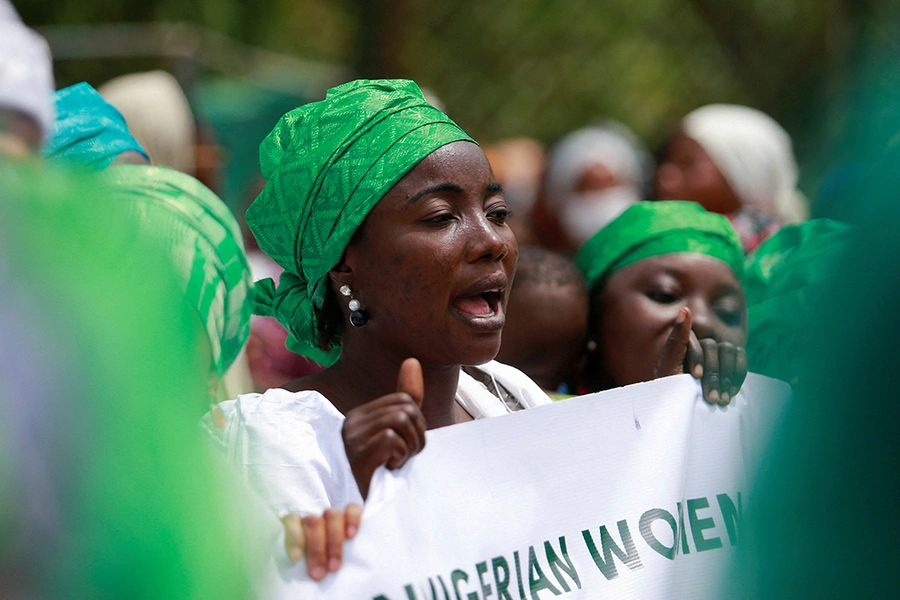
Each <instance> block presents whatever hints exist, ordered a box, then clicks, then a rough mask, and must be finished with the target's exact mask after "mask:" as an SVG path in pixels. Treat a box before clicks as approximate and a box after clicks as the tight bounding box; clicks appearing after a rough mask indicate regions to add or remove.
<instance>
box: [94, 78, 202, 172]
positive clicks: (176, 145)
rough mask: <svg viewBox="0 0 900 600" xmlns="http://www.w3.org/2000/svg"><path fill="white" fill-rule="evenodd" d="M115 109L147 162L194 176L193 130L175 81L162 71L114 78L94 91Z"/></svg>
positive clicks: (189, 116)
mask: <svg viewBox="0 0 900 600" xmlns="http://www.w3.org/2000/svg"><path fill="white" fill-rule="evenodd" d="M97 91H98V92H100V95H101V96H103V97H104V98H106V100H107V102H109V103H110V104H112V105H113V106H115V107H116V108H117V109H118V110H119V112H121V113H122V116H123V117H125V122H126V123H127V124H128V129H129V130H130V131H131V133H132V135H134V137H135V138H137V141H138V142H140V144H141V147H143V148H144V149H145V150H146V151H147V154H149V155H150V162H151V163H152V164H153V165H156V166H166V167H171V168H173V169H175V170H177V171H181V172H182V173H187V174H188V175H193V174H194V140H195V138H196V126H195V124H194V115H193V113H192V112H191V107H190V105H189V104H188V101H187V97H186V96H185V95H184V91H183V90H182V89H181V85H179V83H178V81H177V80H176V79H175V78H174V77H173V76H172V75H171V74H169V73H167V72H165V71H150V72H148V73H134V74H131V75H123V76H121V77H116V78H115V79H112V80H110V81H108V82H106V83H105V84H103V85H102V86H101V87H100V89H98V90H97Z"/></svg>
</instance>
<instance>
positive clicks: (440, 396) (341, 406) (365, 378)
mask: <svg viewBox="0 0 900 600" xmlns="http://www.w3.org/2000/svg"><path fill="white" fill-rule="evenodd" d="M406 358H408V357H406V356H403V357H399V356H394V355H393V354H392V353H390V352H385V351H382V352H376V351H371V352H362V351H361V350H359V349H357V348H354V347H353V344H345V345H344V347H343V348H341V357H340V358H339V359H338V361H337V362H336V363H335V364H334V365H332V366H331V367H329V368H327V369H325V370H324V371H322V372H320V373H316V374H315V375H312V376H310V377H305V378H303V379H299V380H297V381H295V382H292V383H291V384H289V385H288V386H286V387H287V388H288V389H291V390H302V389H313V390H316V391H318V392H320V393H321V394H322V395H323V396H325V397H326V398H328V399H329V401H331V403H332V404H334V405H335V407H336V408H337V409H338V410H339V411H340V412H341V413H343V414H345V415H346V414H347V413H348V412H349V411H351V410H353V409H354V408H357V407H358V406H362V405H363V404H366V403H368V402H371V401H372V400H376V399H377V398H380V397H382V396H386V395H387V394H391V393H394V392H396V391H397V377H398V375H399V372H400V364H401V363H402V362H403V360H405V359H406ZM459 370H460V367H459V366H445V365H431V364H428V363H422V378H423V382H424V384H425V385H424V389H425V397H424V400H423V402H422V414H423V415H424V416H425V423H426V424H427V426H428V429H436V428H438V427H445V426H447V425H453V424H455V423H459V422H461V421H466V420H470V419H471V417H470V416H469V415H468V413H466V412H465V410H464V409H463V408H462V407H461V406H460V405H459V404H458V403H457V402H456V389H457V386H458V384H459Z"/></svg>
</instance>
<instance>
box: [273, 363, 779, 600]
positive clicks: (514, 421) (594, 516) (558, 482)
mask: <svg viewBox="0 0 900 600" xmlns="http://www.w3.org/2000/svg"><path fill="white" fill-rule="evenodd" d="M789 395H790V388H789V387H788V386H787V385H786V384H783V383H781V382H778V381H775V380H772V379H767V378H765V377H762V376H758V375H752V374H751V375H750V376H749V377H748V379H747V381H746V383H745V384H744V387H743V389H742V390H741V393H740V394H739V395H738V396H737V398H735V399H734V401H733V402H732V404H731V405H730V406H728V407H726V408H720V407H711V406H709V405H707V404H706V403H705V402H704V401H703V399H702V398H701V395H700V387H699V384H698V383H697V381H695V380H694V379H693V378H691V377H690V376H688V375H679V376H676V377H669V378H666V379H659V380H656V381H652V382H648V383H643V384H638V385H634V386H629V387H626V388H620V389H616V390H610V391H608V392H603V393H600V394H593V395H590V396H585V397H582V398H577V399H573V400H566V401H564V402H559V403H557V404H554V405H552V406H547V407H541V408H536V409H532V410H528V411H523V412H519V413H514V414H512V415H509V416H505V417H497V418H493V419H485V420H481V421H473V422H471V423H466V424H462V425H457V426H454V427H449V428H445V429H438V430H435V431H430V432H428V438H427V446H426V448H425V450H424V451H423V452H422V453H421V454H419V455H418V456H417V457H415V458H414V459H412V460H411V461H410V462H409V463H408V464H407V465H406V466H404V468H403V469H401V470H399V471H387V470H386V469H381V470H379V471H378V472H377V473H376V475H375V478H374V480H373V482H372V485H371V492H370V497H369V500H368V501H367V503H366V507H365V512H364V514H363V521H362V527H361V529H360V532H359V535H358V536H357V538H356V539H354V540H352V541H351V542H348V543H347V544H346V546H345V557H344V565H343V567H342V568H341V570H340V571H339V572H338V573H336V574H330V575H328V576H327V578H326V579H325V580H324V581H323V582H321V583H315V582H312V581H311V580H309V579H308V578H307V577H306V575H305V564H303V563H301V564H299V565H297V566H294V567H292V568H290V569H287V570H284V571H282V573H281V577H280V578H279V579H280V580H279V581H278V582H277V584H276V585H275V587H276V594H275V595H276V596H277V597H279V598H284V599H300V598H304V599H305V598H332V599H340V600H353V599H364V600H424V599H428V600H437V599H441V600H488V599H496V600H546V599H549V598H556V597H561V598H607V597H608V598H629V597H631V598H642V599H644V598H704V597H706V598H718V597H720V592H721V590H720V588H719V587H718V584H717V582H719V581H720V580H721V575H720V574H721V573H723V572H724V570H725V569H726V568H727V567H728V566H729V563H730V561H731V560H732V559H733V557H734V549H735V546H736V545H737V544H739V543H740V540H741V538H742V534H743V532H742V529H741V528H742V519H743V515H744V514H745V513H746V511H747V510H748V504H749V502H750V493H751V489H750V485H751V483H752V481H753V478H754V474H755V471H756V465H757V464H758V460H759V458H760V454H761V450H762V448H763V447H764V446H765V444H766V442H767V441H768V438H769V436H770V433H771V431H772V429H773V428H774V424H775V421H776V419H777V418H778V416H779V414H780V413H781V409H782V406H783V404H784V402H785V401H786V400H787V398H788V397H789Z"/></svg>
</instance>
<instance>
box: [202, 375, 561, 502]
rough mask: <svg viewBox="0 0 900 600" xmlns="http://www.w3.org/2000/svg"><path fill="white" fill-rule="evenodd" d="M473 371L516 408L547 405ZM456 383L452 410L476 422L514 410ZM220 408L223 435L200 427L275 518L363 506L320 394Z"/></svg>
mask: <svg viewBox="0 0 900 600" xmlns="http://www.w3.org/2000/svg"><path fill="white" fill-rule="evenodd" d="M478 369H479V370H481V371H482V372H484V373H485V374H486V378H487V379H491V378H492V379H493V381H496V383H497V384H499V386H501V387H502V388H504V389H505V390H506V392H507V393H508V395H510V396H512V398H513V399H514V400H515V402H517V403H518V405H519V406H518V407H515V408H531V407H534V406H540V405H542V404H550V403H551V400H550V398H548V397H547V395H546V394H545V393H544V392H543V391H541V389H540V388H539V387H538V386H537V384H535V383H534V382H533V381H531V380H530V379H529V378H528V377H527V376H526V375H525V374H523V373H522V372H521V371H518V370H517V369H514V368H513V367H509V366H507V365H502V364H499V363H496V362H490V363H487V364H485V365H482V366H480V367H478ZM459 379H460V381H459V387H458V391H457V396H456V398H457V402H459V403H460V405H462V406H463V408H465V409H466V410H467V411H468V412H469V414H471V415H472V416H473V417H475V418H476V419H478V418H484V417H489V416H497V415H502V414H506V413H507V412H510V410H515V408H512V409H511V408H509V407H508V405H507V403H504V402H503V401H501V400H500V398H498V397H497V396H496V395H494V394H492V393H491V392H489V391H488V389H487V388H486V387H485V386H484V385H483V384H481V383H479V382H477V381H476V380H475V379H473V378H472V377H471V376H469V375H467V374H466V373H464V372H460V377H459ZM507 402H508V401H507ZM219 408H221V410H222V412H223V413H224V415H225V427H224V428H222V429H218V428H217V427H215V426H214V425H213V423H212V420H211V419H210V416H209V414H207V415H206V416H204V417H203V420H202V423H201V424H202V426H203V427H204V428H205V429H206V430H207V431H208V432H209V434H210V435H211V436H212V438H213V439H214V440H215V441H216V442H217V443H218V444H219V445H220V446H221V447H222V448H223V450H224V452H225V456H226V460H227V462H228V463H230V464H232V465H234V467H235V468H236V469H238V470H239V471H240V472H241V473H242V474H243V476H244V477H245V478H246V479H247V480H248V481H249V482H250V484H251V486H253V488H254V489H255V490H256V491H257V492H258V493H259V494H260V495H261V496H262V497H263V498H264V499H265V500H266V502H268V504H269V506H271V507H272V508H273V509H274V510H276V511H278V512H291V513H298V514H301V515H306V514H321V513H322V512H323V511H324V510H325V509H327V508H329V507H337V508H340V509H343V508H344V507H346V506H347V504H349V503H352V502H355V503H357V504H362V503H363V499H362V496H361V495H360V493H359V488H358V487H357V485H356V480H355V479H354V477H353V472H352V471H351V469H350V462H349V461H348V460H347V454H346V452H345V451H344V442H343V438H342V437H341V428H342V427H343V425H344V415H342V414H341V413H340V411H338V410H337V409H336V408H335V407H334V405H333V404H332V403H331V402H329V401H328V399H327V398H326V397H325V396H323V395H322V394H320V393H319V392H316V391H312V390H306V391H301V392H289V391H287V390H284V389H280V388H275V389H270V390H268V391H267V392H265V393H264V394H244V395H241V396H238V398H237V399H236V400H229V401H227V402H222V403H220V404H219Z"/></svg>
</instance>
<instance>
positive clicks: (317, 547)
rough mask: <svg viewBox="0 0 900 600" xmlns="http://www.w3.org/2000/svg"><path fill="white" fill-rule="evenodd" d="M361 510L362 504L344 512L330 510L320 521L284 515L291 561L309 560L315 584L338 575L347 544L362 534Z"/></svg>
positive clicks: (286, 546) (308, 517)
mask: <svg viewBox="0 0 900 600" xmlns="http://www.w3.org/2000/svg"><path fill="white" fill-rule="evenodd" d="M362 510H363V509H362V507H361V506H360V505H359V504H348V505H347V508H346V509H344V511H343V512H341V511H340V510H338V509H336V508H329V509H328V510H326V511H325V513H324V514H323V515H322V516H321V517H320V516H318V515H307V516H305V517H301V516H300V515H296V514H288V515H285V516H284V517H283V518H282V519H281V522H282V523H283V524H284V550H285V552H287V555H288V558H289V559H291V561H293V562H298V561H299V560H301V559H302V558H304V557H306V572H307V573H309V576H310V577H311V578H312V579H314V580H315V581H321V580H322V579H324V578H325V575H326V574H327V573H328V572H332V573H333V572H335V571H337V570H338V569H339V568H340V567H341V561H342V560H343V557H344V541H345V540H352V539H353V537H354V536H355V535H356V532H357V531H359V523H360V520H361V519H362Z"/></svg>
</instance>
